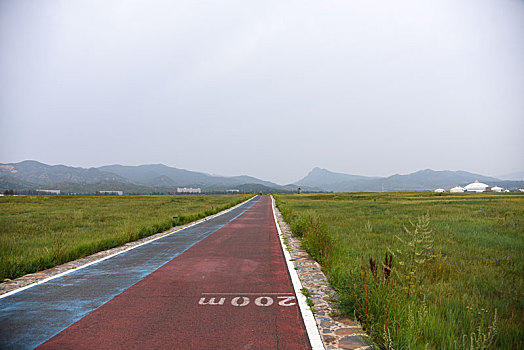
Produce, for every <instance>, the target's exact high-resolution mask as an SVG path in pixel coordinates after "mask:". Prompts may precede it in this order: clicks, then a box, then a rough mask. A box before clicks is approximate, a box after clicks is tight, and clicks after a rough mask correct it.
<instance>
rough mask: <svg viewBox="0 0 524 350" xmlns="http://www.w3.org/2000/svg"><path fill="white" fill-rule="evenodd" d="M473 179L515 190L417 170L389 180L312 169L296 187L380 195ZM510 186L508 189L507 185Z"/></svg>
mask: <svg viewBox="0 0 524 350" xmlns="http://www.w3.org/2000/svg"><path fill="white" fill-rule="evenodd" d="M475 180H479V181H480V182H485V183H487V184H491V185H493V186H494V185H496V184H500V185H501V186H502V185H504V184H505V183H506V187H515V183H513V182H512V183H507V182H505V181H502V180H500V179H497V178H493V177H489V176H484V175H480V174H473V173H469V172H466V171H449V170H443V171H435V170H431V169H425V170H420V171H417V172H414V173H411V174H407V175H399V174H396V175H392V176H389V177H366V176H358V175H348V174H340V173H333V172H330V171H328V170H326V169H320V168H314V169H313V170H311V172H310V173H309V174H308V175H307V176H306V177H305V178H303V179H301V180H299V181H297V182H296V184H297V185H314V186H315V187H318V188H320V189H322V190H323V191H334V192H346V191H347V192H359V191H362V192H380V191H386V192H387V191H391V192H395V191H431V190H434V189H436V188H439V187H442V188H445V189H449V188H451V187H455V186H457V185H460V186H464V185H466V184H468V183H471V182H473V181H475ZM508 185H511V186H508Z"/></svg>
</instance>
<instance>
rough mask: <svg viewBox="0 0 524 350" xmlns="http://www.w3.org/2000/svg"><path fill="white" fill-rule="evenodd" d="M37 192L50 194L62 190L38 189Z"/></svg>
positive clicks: (58, 192)
mask: <svg viewBox="0 0 524 350" xmlns="http://www.w3.org/2000/svg"><path fill="white" fill-rule="evenodd" d="M36 192H42V193H48V194H60V190H36Z"/></svg>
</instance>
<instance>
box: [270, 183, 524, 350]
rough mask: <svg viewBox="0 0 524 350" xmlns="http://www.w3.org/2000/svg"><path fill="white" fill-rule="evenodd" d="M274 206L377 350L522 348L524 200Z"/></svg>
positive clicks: (293, 200) (322, 200)
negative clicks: (379, 348)
mask: <svg viewBox="0 0 524 350" xmlns="http://www.w3.org/2000/svg"><path fill="white" fill-rule="evenodd" d="M276 199H277V203H278V205H279V208H280V209H281V211H282V213H283V215H284V218H285V219H286V221H287V222H288V223H290V225H291V228H292V230H293V232H294V233H295V234H296V235H297V236H299V237H301V240H302V242H303V244H304V245H305V247H306V249H308V251H309V252H310V253H311V254H312V255H313V257H315V258H316V259H317V260H318V261H319V262H320V263H321V265H322V267H323V269H324V271H325V273H326V274H327V275H328V278H329V279H330V282H331V284H332V285H333V287H334V288H335V289H336V290H337V291H338V295H339V298H340V308H341V312H342V313H344V314H346V315H350V316H353V315H356V317H357V318H358V319H359V320H360V322H361V323H362V325H363V327H364V328H365V329H366V331H367V332H368V334H370V335H371V337H372V339H373V341H374V342H375V343H376V344H377V345H378V346H379V347H381V348H391V349H393V348H394V349H425V348H429V349H491V348H502V349H519V348H520V349H522V348H524V344H523V342H524V196H523V195H519V194H434V193H344V194H311V195H306V194H302V195H278V196H276Z"/></svg>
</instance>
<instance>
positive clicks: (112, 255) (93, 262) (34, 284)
mask: <svg viewBox="0 0 524 350" xmlns="http://www.w3.org/2000/svg"><path fill="white" fill-rule="evenodd" d="M253 198H256V196H253V197H251V198H249V199H248V200H246V201H244V202H242V203H239V204H237V205H235V206H234V207H231V208H229V209H226V210H224V211H221V212H220V213H216V214H214V215H211V216H208V217H205V218H203V219H200V220H198V221H195V222H193V223H190V224H189V225H188V226H186V227H183V228H179V229H177V230H173V231H172V232H169V233H166V234H165V235H161V236H159V237H157V238H154V239H152V240H150V241H146V242H144V243H141V244H138V245H136V246H133V247H129V248H127V249H124V250H121V251H119V252H116V253H115V254H111V255H108V256H105V257H103V258H100V259H98V260H95V261H91V262H89V263H87V264H85V265H82V266H79V267H76V268H73V269H70V270H68V271H65V272H62V273H59V274H58V275H54V276H51V277H48V278H45V279H43V280H41V281H38V282H35V283H32V284H28V285H27V286H24V287H20V288H18V289H15V290H12V291H10V292H9V293H5V294H2V295H0V299H3V298H6V297H8V296H10V295H13V294H16V293H18V292H21V291H23V290H26V289H29V288H32V287H34V286H37V285H39V284H43V283H46V282H48V281H51V280H54V279H56V278H58V277H62V276H65V275H68V274H70V273H71V272H73V271H78V270H81V269H83V268H86V267H88V266H91V265H93V264H96V263H99V262H101V261H104V260H107V259H110V258H112V257H114V256H117V255H120V254H122V253H125V252H128V251H130V250H133V249H135V248H138V247H141V246H143V245H145V244H148V243H151V242H154V241H156V240H157V239H160V238H164V237H166V236H169V235H171V234H173V233H175V232H178V231H182V230H185V229H187V228H190V227H192V226H195V225H197V224H199V223H201V222H204V221H207V220H209V219H213V218H215V217H217V216H220V215H223V214H225V213H228V212H230V211H231V210H233V209H236V208H237V207H239V206H241V205H243V204H245V203H247V202H249V201H251V200H253Z"/></svg>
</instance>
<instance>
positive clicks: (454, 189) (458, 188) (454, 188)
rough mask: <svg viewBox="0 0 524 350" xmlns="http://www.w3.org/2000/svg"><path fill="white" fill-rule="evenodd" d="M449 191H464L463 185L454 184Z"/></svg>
mask: <svg viewBox="0 0 524 350" xmlns="http://www.w3.org/2000/svg"><path fill="white" fill-rule="evenodd" d="M449 192H451V193H463V192H464V187H460V186H455V187H453V188H452V189H450V190H449Z"/></svg>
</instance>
